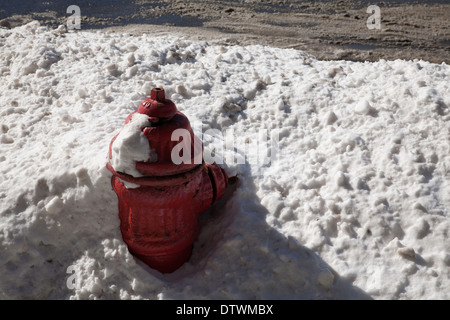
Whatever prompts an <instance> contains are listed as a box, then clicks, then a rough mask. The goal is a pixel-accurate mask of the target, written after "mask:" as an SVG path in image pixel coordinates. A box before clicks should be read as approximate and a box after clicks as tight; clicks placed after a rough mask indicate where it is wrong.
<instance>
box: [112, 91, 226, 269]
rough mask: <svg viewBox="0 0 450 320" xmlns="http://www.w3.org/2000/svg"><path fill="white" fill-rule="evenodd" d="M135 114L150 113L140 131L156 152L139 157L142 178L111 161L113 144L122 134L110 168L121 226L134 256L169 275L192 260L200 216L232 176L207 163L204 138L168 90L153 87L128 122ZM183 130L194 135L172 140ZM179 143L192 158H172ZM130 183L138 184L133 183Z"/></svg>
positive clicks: (127, 121)
mask: <svg viewBox="0 0 450 320" xmlns="http://www.w3.org/2000/svg"><path fill="white" fill-rule="evenodd" d="M135 113H140V114H143V115H146V116H148V123H147V124H146V126H145V127H143V128H141V132H142V134H143V135H144V136H145V138H146V139H147V140H148V143H149V146H150V150H152V155H149V157H148V160H147V161H136V163H135V169H136V170H137V171H138V172H139V173H140V174H139V176H137V177H136V176H133V175H131V174H127V173H124V172H120V171H119V170H116V169H115V168H114V167H113V165H112V163H113V162H112V161H111V160H112V157H113V152H112V147H113V143H114V141H115V140H116V138H117V137H118V135H119V134H120V132H119V134H117V135H116V136H115V137H114V138H113V139H112V141H111V144H110V148H109V162H108V163H107V167H108V169H109V170H110V171H111V172H112V174H113V176H112V178H111V184H112V187H113V189H114V191H115V192H116V194H117V197H118V199H119V218H120V230H121V233H122V237H123V240H124V241H125V243H126V244H127V246H128V249H129V251H130V252H131V253H132V254H133V255H134V256H136V257H137V258H139V259H140V260H142V261H143V262H145V263H146V264H147V265H148V266H150V267H151V268H153V269H156V270H159V271H160V272H162V273H170V272H173V271H175V270H176V269H178V268H179V267H180V266H182V265H183V264H184V263H185V262H186V261H188V260H189V258H190V256H191V253H192V248H193V243H194V241H195V240H196V238H197V236H198V234H199V229H200V225H199V219H198V215H199V214H200V213H201V212H203V211H205V210H206V209H208V208H209V207H210V206H211V205H212V204H213V203H214V202H215V201H217V200H218V199H220V198H221V197H222V196H223V194H224V192H225V189H226V187H227V184H228V177H227V175H226V173H225V171H224V170H223V169H222V168H220V167H219V166H218V165H216V164H206V163H205V162H204V161H203V144H202V142H201V141H200V140H199V139H198V138H197V137H196V136H195V135H194V133H193V130H192V128H191V125H190V122H189V120H188V118H187V117H186V116H185V115H184V114H182V113H181V112H179V111H178V110H177V108H176V106H175V104H174V103H173V102H172V101H171V100H169V99H167V98H166V97H165V94H164V89H162V88H154V89H153V90H152V91H151V96H150V97H149V98H146V99H145V100H144V101H142V103H141V104H140V106H139V108H138V110H136V111H134V112H133V113H131V114H130V115H129V116H128V117H127V119H126V121H125V124H128V123H129V122H130V121H132V118H133V115H134V114H135ZM178 129H181V130H185V131H184V133H187V134H184V135H183V139H186V137H190V141H182V142H180V141H177V139H173V132H174V131H175V130H178ZM139 134H141V133H139ZM172 140H175V141H172ZM180 143H185V145H184V146H186V143H187V145H188V147H189V148H190V151H191V152H190V155H192V156H191V159H190V161H183V162H181V163H179V161H178V160H177V161H173V159H172V158H173V154H174V152H173V150H179V149H180V148H179V147H180V146H179V144H180ZM196 143H197V145H196ZM199 143H200V148H198V144H199ZM177 145H178V147H177ZM176 147H177V148H178V149H174V148H176ZM185 151H186V149H184V150H183V149H182V151H181V153H183V152H185ZM199 152H200V153H199ZM155 153H156V156H155ZM176 153H177V152H175V154H176ZM187 154H189V152H187ZM177 155H178V154H177ZM199 159H200V161H199ZM195 160H197V161H195ZM199 162H200V163H199ZM130 184H131V185H132V186H134V187H128V186H129V185H130Z"/></svg>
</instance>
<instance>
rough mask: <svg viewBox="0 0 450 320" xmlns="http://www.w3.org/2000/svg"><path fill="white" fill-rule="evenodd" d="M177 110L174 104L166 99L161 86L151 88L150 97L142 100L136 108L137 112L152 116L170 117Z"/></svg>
mask: <svg viewBox="0 0 450 320" xmlns="http://www.w3.org/2000/svg"><path fill="white" fill-rule="evenodd" d="M177 111H178V110H177V107H176V106H175V104H174V103H173V102H172V101H171V100H170V99H166V95H165V92H164V89H163V88H153V89H152V91H151V93H150V97H148V98H146V99H145V100H144V101H142V102H141V104H140V105H139V109H138V113H142V114H146V115H148V116H149V117H152V118H172V117H173V116H174V115H175V114H176V113H177Z"/></svg>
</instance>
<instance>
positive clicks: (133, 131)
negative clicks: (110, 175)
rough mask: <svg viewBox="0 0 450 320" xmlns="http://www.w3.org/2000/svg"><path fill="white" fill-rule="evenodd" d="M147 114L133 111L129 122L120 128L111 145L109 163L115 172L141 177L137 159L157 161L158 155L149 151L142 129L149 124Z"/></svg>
mask: <svg viewBox="0 0 450 320" xmlns="http://www.w3.org/2000/svg"><path fill="white" fill-rule="evenodd" d="M149 125H150V122H149V121H148V116H147V115H145V114H140V113H135V114H133V115H132V116H131V119H130V122H128V123H127V124H125V125H124V126H123V128H122V129H121V130H120V132H119V134H118V135H117V138H116V139H115V140H114V142H113V143H112V146H111V165H112V167H113V168H114V170H115V171H117V172H124V173H127V174H129V175H132V176H133V177H141V176H142V174H141V173H140V172H139V171H138V170H137V169H136V162H138V161H148V160H149V159H151V161H157V159H158V155H157V154H156V153H155V152H154V151H153V152H151V149H150V144H149V142H148V139H147V138H146V137H145V135H144V133H143V132H142V129H143V128H144V127H146V126H149Z"/></svg>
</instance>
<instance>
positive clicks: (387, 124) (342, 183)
mask: <svg viewBox="0 0 450 320" xmlns="http://www.w3.org/2000/svg"><path fill="white" fill-rule="evenodd" d="M0 79H1V81H0V257H1V259H0V298H2V299H11V298H27V299H365V298H372V299H450V290H449V288H450V242H449V233H450V221H449V214H450V212H449V210H450V209H449V208H450V173H449V170H450V138H449V137H450V112H449V106H450V68H449V66H448V65H446V64H440V65H438V64H432V63H428V62H426V61H420V60H416V61H403V60H396V61H385V60H381V61H378V62H375V63H359V62H350V61H318V60H316V59H315V58H314V57H312V56H310V55H308V54H306V53H305V52H302V51H298V50H293V49H289V50H287V49H276V48H269V47H264V46H249V47H241V46H220V45H209V44H208V43H204V42H192V41H189V40H186V39H181V38H177V37H158V38H156V37H153V36H150V35H146V34H144V35H142V36H130V35H127V34H114V33H105V32H101V31H98V32H85V31H78V32H66V30H65V28H64V27H63V26H61V27H59V28H57V29H54V30H50V29H47V28H46V27H41V26H40V25H39V24H38V23H37V22H31V23H29V24H27V25H24V26H21V27H17V28H14V29H11V30H7V29H0ZM153 87H163V88H164V89H165V90H166V95H167V96H168V97H169V98H171V99H172V100H173V101H174V102H175V103H176V105H177V107H178V109H179V110H180V111H181V112H183V113H184V114H185V115H186V116H187V117H188V118H189V119H190V121H191V123H192V124H193V127H194V130H195V131H196V133H198V134H199V135H201V138H202V139H203V141H204V144H205V151H208V152H210V151H211V150H215V151H216V152H215V153H214V152H212V151H211V152H210V154H215V155H216V156H217V154H219V156H220V155H222V156H223V161H222V163H221V165H222V166H223V168H224V169H225V170H226V171H227V173H228V174H229V175H230V176H234V175H237V176H238V182H237V183H235V184H233V185H231V186H230V188H229V191H228V192H227V194H226V196H225V198H224V199H223V200H221V201H220V202H218V203H216V205H215V206H213V207H212V208H211V209H209V210H208V211H207V212H204V213H202V214H201V215H200V219H201V227H202V229H201V233H200V236H199V238H198V239H197V241H196V242H195V243H194V250H193V255H192V258H191V259H190V261H189V262H187V263H186V264H185V265H183V266H182V267H181V268H180V269H178V270H177V271H176V272H174V273H172V274H165V275H163V274H161V273H159V272H157V271H155V270H152V269H150V268H148V267H147V266H145V265H143V264H142V263H141V262H140V261H138V260H136V259H135V258H134V257H133V256H132V255H130V253H129V252H128V251H127V247H126V245H125V244H124V242H123V241H122V237H121V235H120V230H119V219H118V208H117V197H116V195H115V193H114V192H113V190H112V188H111V184H110V178H111V173H110V172H109V171H108V170H107V169H106V167H105V165H106V162H107V153H108V150H109V144H110V142H111V139H112V138H113V137H114V136H115V135H116V134H117V133H119V132H120V130H121V129H122V128H123V125H124V121H125V118H126V117H127V116H128V115H129V114H130V113H131V112H133V111H134V110H136V109H137V107H138V106H139V103H140V102H141V101H142V100H143V99H145V98H146V97H147V96H149V94H150V91H151V89H152V88H153ZM124 130H126V129H124ZM203 132H205V134H204V135H203V134H202V133H203ZM213 132H215V133H217V135H214V134H211V133H213ZM206 133H208V134H206ZM261 133H262V134H261ZM265 133H267V134H268V135H270V137H271V138H270V139H266V140H264V134H265ZM127 137H128V138H129V139H130V141H131V142H132V145H133V146H140V145H142V140H141V139H140V136H138V135H136V134H133V132H130V134H129V135H128V136H127ZM230 139H232V143H228V140H230ZM225 140H227V142H226V141H225ZM255 141H256V142H261V141H262V142H264V141H265V142H264V143H265V144H264V143H261V145H265V146H267V145H269V146H270V148H267V150H266V149H264V148H257V150H261V149H262V150H263V151H264V150H265V151H267V152H266V154H265V156H264V152H262V153H261V152H252V150H254V149H252V147H251V146H252V143H254V142H255ZM225 142H226V143H225ZM224 145H225V146H228V147H223V146H224ZM230 145H231V147H230ZM146 147H147V148H148V146H146ZM144 148H145V147H144ZM249 150H250V151H249ZM130 152H131V153H133V152H135V153H136V155H139V157H145V154H144V153H147V152H149V150H146V151H145V152H144V151H143V150H139V151H136V150H132V151H130ZM261 154H262V155H261ZM269 155H270V157H269ZM139 157H138V158H139ZM132 158H133V157H132ZM242 159H243V160H244V161H239V160H242ZM268 159H269V160H268ZM128 160H130V159H128ZM133 160H134V161H136V160H138V159H132V160H131V161H128V164H130V163H131V167H132V163H133ZM122 163H124V162H122ZM132 169H133V168H132Z"/></svg>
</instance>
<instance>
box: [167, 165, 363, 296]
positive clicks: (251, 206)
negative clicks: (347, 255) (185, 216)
mask: <svg viewBox="0 0 450 320" xmlns="http://www.w3.org/2000/svg"><path fill="white" fill-rule="evenodd" d="M245 166H246V167H245V168H243V169H244V170H241V172H242V173H243V174H241V175H239V179H238V181H236V182H234V183H231V184H230V186H229V188H228V189H227V193H226V195H225V196H224V197H223V198H222V200H220V201H219V202H217V203H216V204H215V205H214V206H213V207H211V208H210V209H209V210H208V211H206V212H204V213H202V214H201V217H200V221H201V231H200V235H199V237H198V239H197V240H196V242H195V244H194V250H193V254H192V257H191V259H190V261H189V262H188V263H187V264H186V265H185V266H183V267H182V268H180V269H179V270H177V271H176V272H174V273H173V274H169V275H165V276H164V281H166V282H169V283H171V282H180V281H181V282H183V283H184V282H186V283H187V287H190V288H192V289H189V290H192V296H193V297H196V296H200V297H201V296H202V295H201V294H199V292H198V289H199V288H197V289H195V288H196V286H201V285H202V284H198V279H202V280H201V281H204V282H205V284H204V285H207V284H213V283H214V284H215V285H214V286H212V285H210V287H211V288H214V289H211V290H212V291H211V292H209V293H208V297H211V299H224V298H225V299H307V300H309V299H356V300H363V299H371V297H370V296H369V295H368V294H367V293H365V292H364V291H363V290H361V289H359V288H357V287H356V286H354V285H353V284H352V279H346V278H344V277H341V276H340V275H339V274H338V273H337V272H336V271H335V270H334V269H333V268H332V266H330V265H329V264H327V263H326V262H325V261H324V260H323V259H322V258H321V257H320V256H319V255H318V254H316V253H315V252H314V251H312V250H310V249H308V248H306V247H305V246H303V245H302V244H301V243H299V241H298V240H296V239H295V238H293V237H291V236H286V235H285V234H283V233H281V232H279V231H278V230H276V229H275V228H274V227H273V226H271V225H269V224H268V223H267V221H266V218H267V217H268V216H269V215H270V213H269V211H268V209H267V208H266V207H264V206H263V205H262V204H261V201H260V199H259V197H258V195H257V187H256V185H255V181H254V177H252V176H251V174H250V172H251V171H250V168H249V165H248V164H246V165H245ZM190 279H197V282H195V280H192V281H193V283H192V284H191V283H190V281H191V280H190ZM200 291H201V290H200ZM186 294H189V293H188V292H184V293H183V295H182V296H180V297H177V295H178V294H177V293H174V292H171V293H170V297H171V298H174V299H177V298H181V299H182V298H183V296H186Z"/></svg>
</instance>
